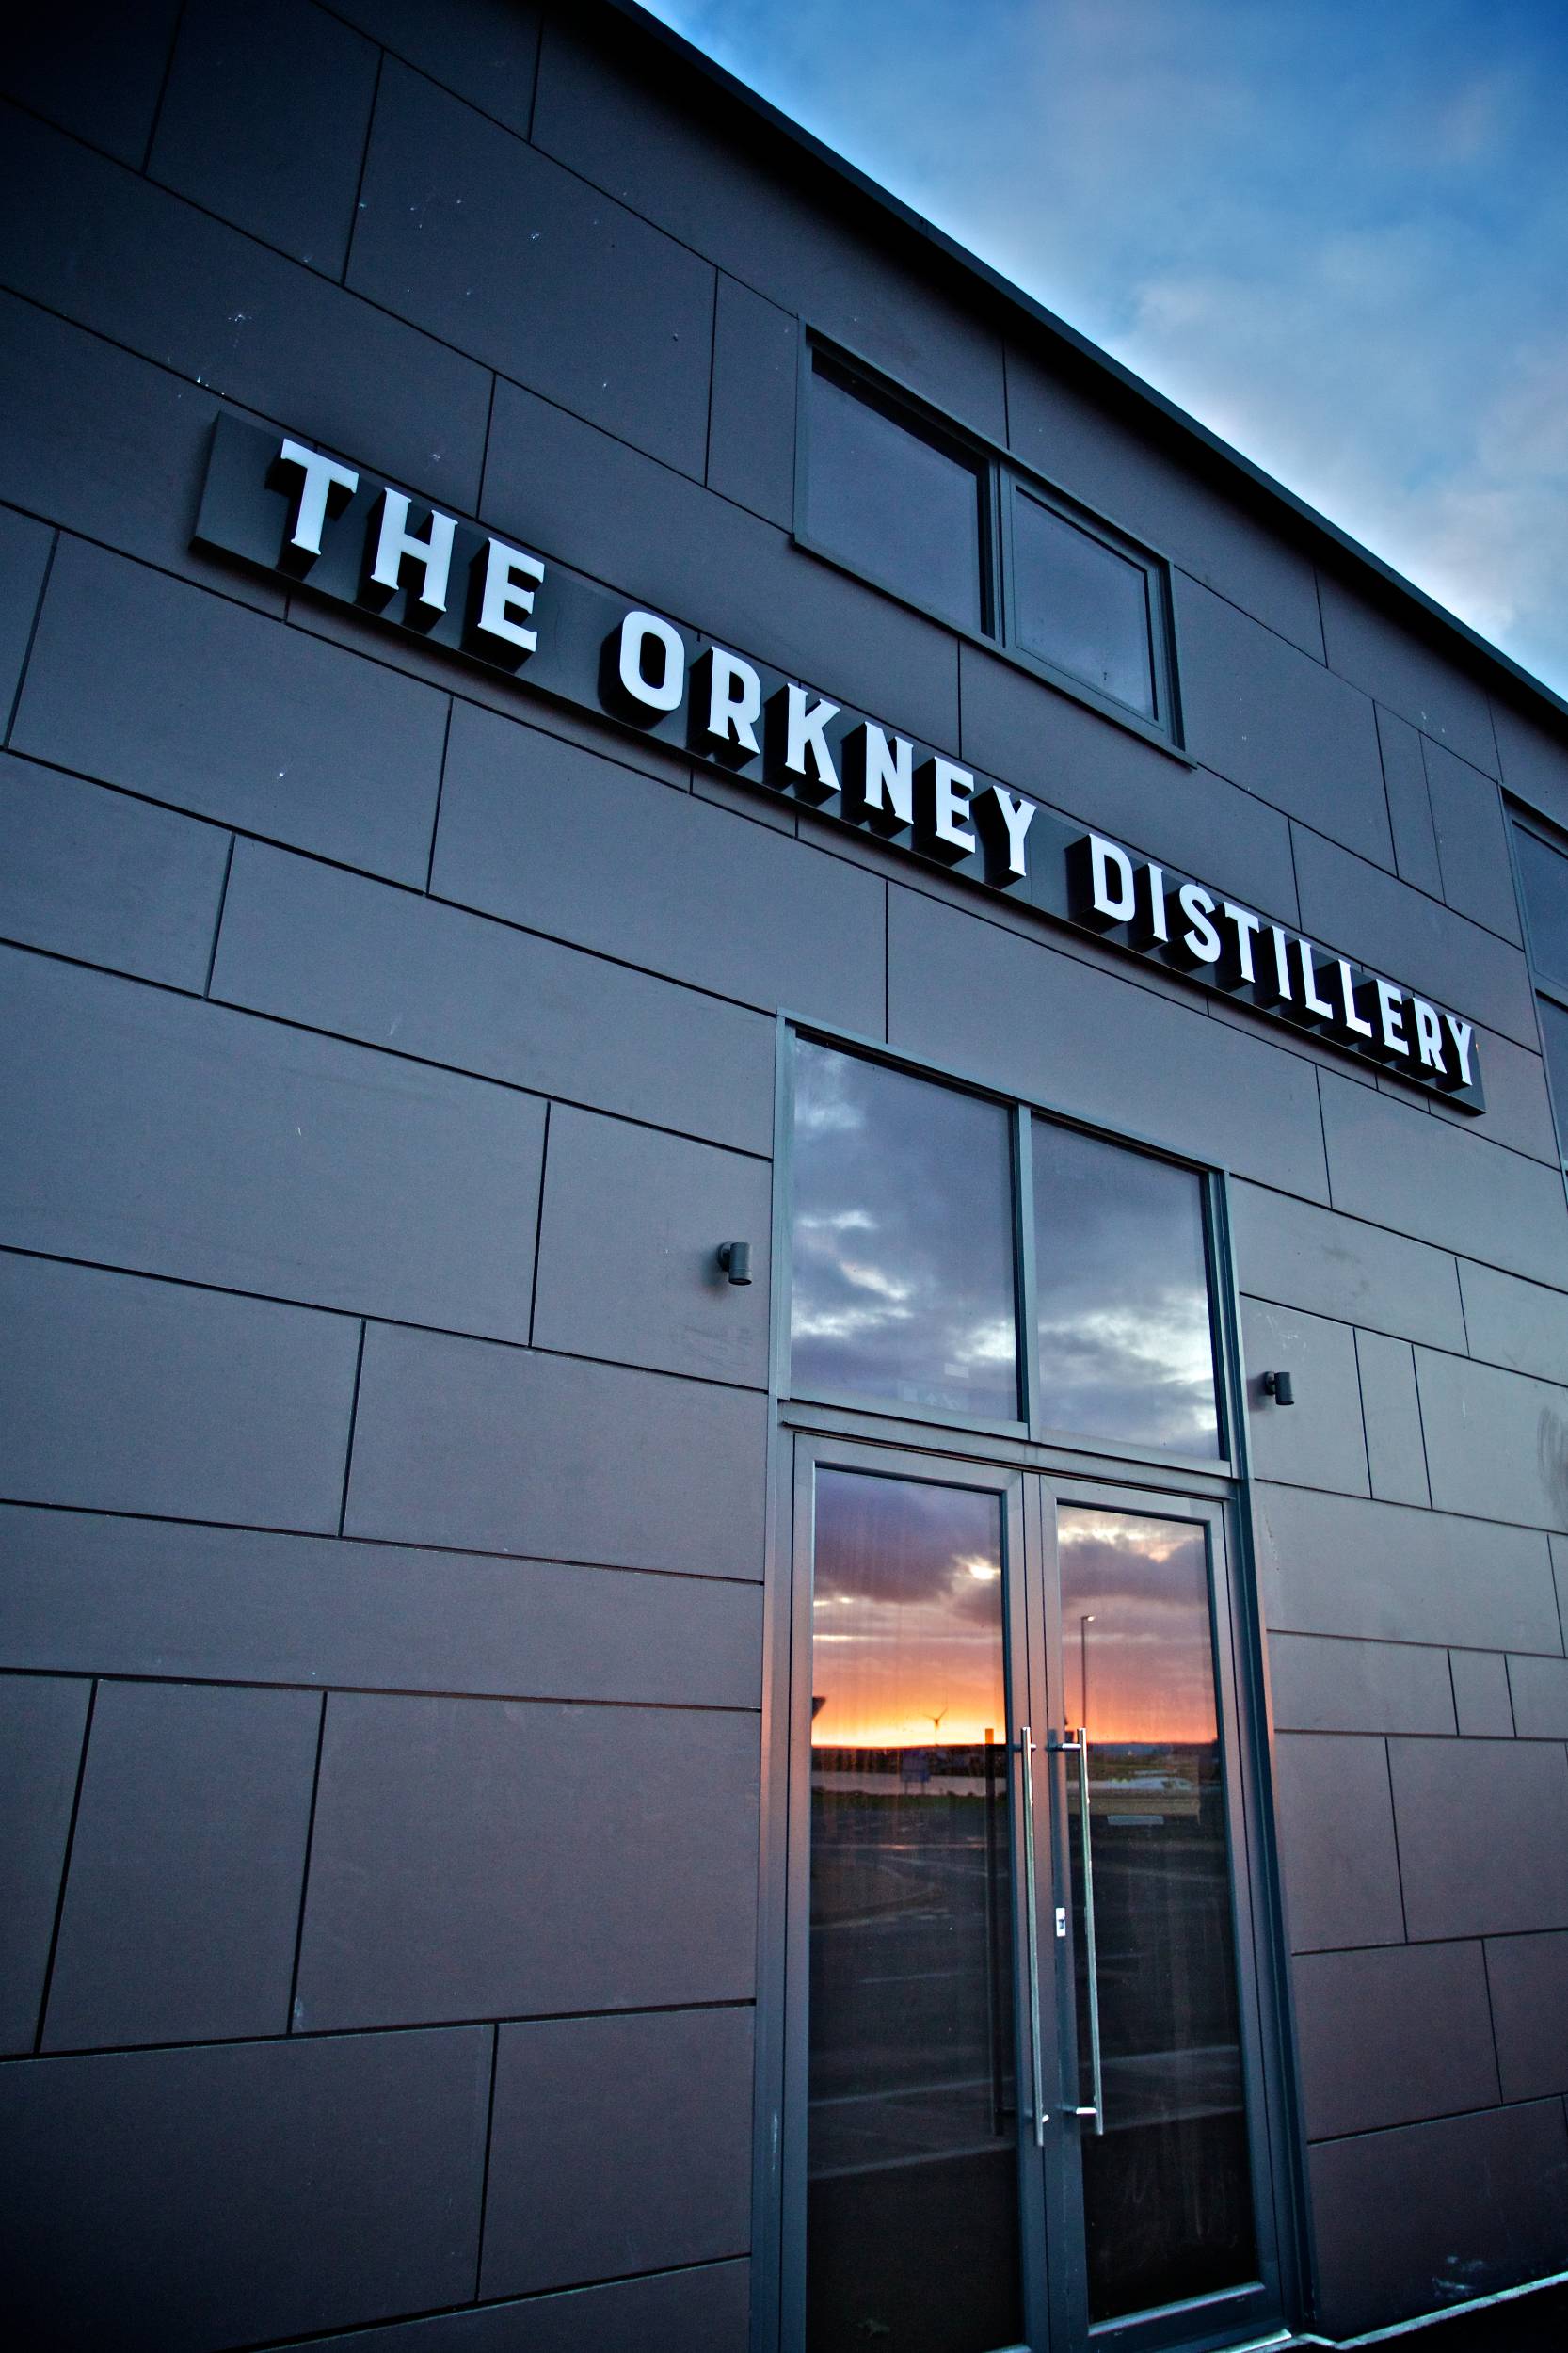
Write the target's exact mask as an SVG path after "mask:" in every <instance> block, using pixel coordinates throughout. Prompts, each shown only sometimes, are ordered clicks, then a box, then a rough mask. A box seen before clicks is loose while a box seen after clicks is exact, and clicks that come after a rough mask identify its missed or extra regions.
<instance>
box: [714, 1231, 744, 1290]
mask: <svg viewBox="0 0 1568 2353" xmlns="http://www.w3.org/2000/svg"><path fill="white" fill-rule="evenodd" d="M718 1257H719V1264H720V1266H721V1267H723V1269H724V1271H725V1273H726V1274H728V1277H729V1280H730V1281H731V1282H732V1283H749V1282H750V1280H751V1244H750V1242H748V1241H721V1242H720V1244H719V1252H718Z"/></svg>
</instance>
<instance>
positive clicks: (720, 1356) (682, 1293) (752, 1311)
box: [534, 1106, 772, 1388]
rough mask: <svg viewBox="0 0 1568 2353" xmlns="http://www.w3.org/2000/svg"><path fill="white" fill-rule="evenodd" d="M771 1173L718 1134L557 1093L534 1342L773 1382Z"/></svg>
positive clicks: (658, 1367)
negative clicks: (679, 1131)
mask: <svg viewBox="0 0 1568 2353" xmlns="http://www.w3.org/2000/svg"><path fill="white" fill-rule="evenodd" d="M770 1175H771V1172H770V1170H769V1169H768V1167H767V1166H766V1165H765V1164H764V1163H763V1162H761V1161H760V1160H743V1159H741V1158H740V1157H739V1155H737V1154H735V1153H733V1152H718V1151H715V1150H714V1149H713V1147H712V1144H691V1143H688V1142H687V1141H686V1139H685V1138H684V1137H680V1136H669V1135H663V1134H660V1133H658V1132H657V1131H656V1130H654V1129H652V1128H639V1127H632V1126H631V1125H629V1124H628V1123H627V1122H626V1121H625V1120H620V1119H601V1118H600V1117H598V1116H597V1115H596V1114H595V1113H594V1112H579V1111H571V1110H567V1109H563V1108H562V1107H560V1106H557V1107H556V1108H555V1109H554V1110H553V1111H552V1113H551V1119H550V1149H549V1156H548V1159H547V1161H546V1166H545V1187H544V1206H543V1209H542V1210H541V1212H540V1218H539V1271H538V1281H537V1286H536V1294H535V1306H534V1345H535V1346H536V1348H556V1349H568V1350H571V1351H572V1352H574V1353H576V1354H578V1355H581V1356H606V1357H610V1358H612V1359H613V1360H614V1361H615V1362H616V1363H618V1364H623V1365H647V1366H648V1367H649V1368H650V1369H652V1370H653V1371H656V1372H686V1373H694V1374H696V1375H698V1376H699V1377H701V1378H702V1379H705V1380H710V1381H736V1382H744V1383H747V1384H748V1385H751V1386H752V1387H754V1388H766V1387H767V1385H768V1299H769V1291H768V1236H769V1230H770V1226H771V1223H772V1189H771V1184H770ZM725 1241H749V1242H750V1244H751V1248H752V1269H751V1272H752V1282H751V1287H750V1289H739V1288H737V1287H735V1286H733V1285H732V1284H731V1283H730V1282H729V1281H728V1277H727V1276H726V1274H725V1273H723V1271H722V1270H721V1269H720V1267H719V1265H718V1263H717V1255H716V1254H717V1251H718V1247H719V1244H720V1243H721V1242H725Z"/></svg>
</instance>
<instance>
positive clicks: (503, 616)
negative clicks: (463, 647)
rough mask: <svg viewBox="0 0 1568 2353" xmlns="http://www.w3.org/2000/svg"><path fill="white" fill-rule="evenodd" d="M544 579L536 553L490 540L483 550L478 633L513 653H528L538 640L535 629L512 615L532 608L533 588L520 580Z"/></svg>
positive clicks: (541, 566)
mask: <svg viewBox="0 0 1568 2353" xmlns="http://www.w3.org/2000/svg"><path fill="white" fill-rule="evenodd" d="M543 578H544V566H543V565H542V564H541V563H540V562H539V559H538V557H537V556H536V555H524V554H523V553H522V551H521V550H520V548H508V547H504V546H503V545H502V543H501V541H500V540H499V539H492V540H491V541H490V544H489V546H488V548H487V549H486V551H485V585H484V589H483V592H482V594H481V596H480V599H479V624H478V627H479V634H480V636H481V637H493V638H496V639H497V640H498V641H499V642H500V644H502V645H503V646H506V647H509V648H512V649H513V652H514V655H517V654H525V653H532V652H533V650H534V648H535V647H536V645H537V644H538V642H539V635H538V632H537V630H533V629H524V628H523V626H522V623H521V622H520V620H518V619H516V618H514V616H515V615H517V614H520V613H532V612H533V610H534V590H533V588H532V587H527V588H525V587H524V586H523V582H524V581H532V582H535V583H537V582H539V581H541V580H543Z"/></svg>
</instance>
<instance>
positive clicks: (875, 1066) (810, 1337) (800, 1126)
mask: <svg viewBox="0 0 1568 2353" xmlns="http://www.w3.org/2000/svg"><path fill="white" fill-rule="evenodd" d="M1019 1116H1022V1117H1024V1118H1026V1119H1028V1122H1029V1126H1028V1133H1027V1135H1026V1134H1025V1133H1024V1132H1023V1131H1022V1130H1019V1129H1017V1128H1016V1125H1015V1122H1016V1118H1017V1117H1019ZM1026 1142H1027V1143H1028V1144H1029V1146H1030V1149H1029V1151H1028V1152H1027V1154H1026V1153H1025V1152H1024V1145H1025V1144H1026ZM1026 1164H1027V1165H1028V1167H1029V1168H1030V1170H1031V1177H1030V1180H1029V1181H1030V1190H1031V1191H1032V1199H1031V1200H1024V1201H1021V1202H1020V1201H1019V1200H1018V1199H1017V1189H1018V1184H1019V1181H1020V1179H1019V1174H1018V1172H1019V1171H1020V1169H1021V1168H1022V1167H1023V1166H1025V1165H1026ZM792 1192H793V1199H792V1287H791V1302H790V1386H791V1389H792V1394H793V1395H794V1396H796V1397H815V1398H820V1399H823V1400H824V1401H831V1402H838V1403H844V1404H849V1403H855V1404H864V1405H871V1406H875V1405H881V1406H884V1407H888V1408H890V1409H891V1410H893V1411H903V1412H905V1413H908V1412H915V1413H918V1414H919V1415H920V1417H922V1418H927V1419H934V1420H947V1419H950V1418H953V1417H956V1418H958V1419H961V1420H965V1421H971V1420H981V1421H993V1422H999V1421H1000V1422H1013V1423H1018V1422H1021V1421H1023V1420H1024V1419H1025V1412H1024V1407H1023V1404H1022V1402H1021V1400H1020V1384H1021V1376H1022V1373H1023V1372H1024V1371H1027V1373H1028V1375H1029V1385H1030V1387H1031V1389H1032V1396H1033V1406H1032V1413H1031V1414H1030V1416H1029V1420H1030V1423H1031V1426H1032V1428H1033V1430H1034V1431H1035V1433H1037V1434H1039V1435H1046V1434H1051V1435H1060V1436H1064V1437H1068V1438H1072V1439H1075V1440H1076V1439H1083V1440H1088V1441H1092V1442H1094V1443H1096V1444H1097V1445H1100V1446H1104V1447H1108V1448H1113V1449H1117V1450H1124V1449H1129V1450H1134V1451H1138V1452H1144V1453H1154V1454H1177V1455H1183V1456H1187V1457H1197V1458H1199V1459H1202V1460H1206V1461H1215V1460H1217V1459H1218V1458H1219V1457H1220V1455H1221V1452H1222V1442H1221V1428H1220V1415H1219V1405H1218V1389H1217V1384H1216V1380H1215V1358H1214V1341H1213V1329H1212V1322H1211V1318H1210V1312H1209V1287H1208V1244H1207V1240H1206V1221H1205V1215H1204V1198H1203V1182H1202V1179H1201V1177H1198V1176H1197V1175H1196V1173H1195V1172H1194V1171H1192V1169H1186V1168H1178V1167H1176V1166H1175V1165H1173V1164H1172V1163H1171V1162H1170V1161H1168V1160H1156V1159H1155V1158H1154V1157H1153V1156H1152V1155H1151V1154H1149V1153H1146V1152H1135V1151H1132V1150H1129V1149H1128V1147H1126V1146H1125V1145H1122V1144H1112V1143H1109V1142H1106V1141H1104V1140H1103V1139H1101V1138H1099V1137H1096V1136H1088V1135H1083V1134H1081V1133H1080V1131H1079V1130H1078V1129H1076V1128H1064V1127H1062V1126H1060V1125H1059V1124H1058V1123H1057V1122H1055V1121H1053V1120H1047V1119H1042V1118H1038V1117H1033V1118H1030V1117H1029V1115H1028V1114H1018V1113H1016V1112H1012V1111H1010V1110H1009V1108H1008V1107H1007V1106H1006V1105H1004V1104H1000V1103H996V1102H991V1101H989V1100H987V1099H986V1098H984V1096H976V1095H970V1094H967V1093H965V1092H964V1091H963V1090H961V1089H960V1088H957V1087H949V1086H941V1085H937V1084H936V1083H934V1082H932V1081H931V1080H925V1079H920V1078H916V1077H915V1076H914V1075H913V1074H912V1073H911V1072H909V1071H905V1070H896V1069H892V1068H890V1067H889V1066H888V1064H884V1063H878V1062H872V1061H870V1060H868V1059H867V1058H866V1057H864V1056H862V1055H859V1054H846V1053H842V1052H840V1051H839V1050H838V1049H837V1048H834V1047H830V1046H824V1045H818V1044H816V1043H814V1042H813V1041H812V1040H810V1039H808V1038H797V1039H796V1040H795V1044H794V1143H793V1181H792ZM1026 1222H1027V1227H1028V1230H1029V1231H1030V1232H1031V1234H1032V1241H1033V1253H1032V1273H1028V1274H1026V1267H1027V1265H1028V1261H1027V1259H1026V1257H1024V1254H1022V1253H1021V1252H1020V1250H1019V1247H1018V1242H1019V1237H1020V1235H1021V1233H1022V1231H1023V1230H1024V1229H1025V1225H1026ZM1020 1331H1022V1332H1023V1333H1024V1334H1026V1335H1027V1336H1028V1339H1029V1343H1030V1348H1029V1355H1028V1361H1027V1364H1026V1362H1025V1351H1024V1349H1023V1348H1022V1347H1021V1346H1020V1340H1019V1334H1020Z"/></svg>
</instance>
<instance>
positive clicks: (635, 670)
mask: <svg viewBox="0 0 1568 2353" xmlns="http://www.w3.org/2000/svg"><path fill="white" fill-rule="evenodd" d="M649 645H655V646H658V647H660V648H663V660H662V662H661V664H660V669H659V675H658V677H657V678H656V679H650V678H649V677H648V667H647V648H648V646H649ZM618 670H619V677H620V682H621V684H622V686H623V687H624V688H625V689H626V692H627V693H628V694H629V695H630V696H631V697H632V701H633V702H639V703H641V704H642V705H643V708H644V709H645V710H647V711H679V709H680V697H681V696H682V695H683V694H684V693H685V692H686V648H685V645H684V643H683V642H682V639H681V635H680V631H679V630H678V629H676V628H674V627H673V626H672V624H671V623H670V622H668V621H662V620H661V619H660V618H659V616H658V615H657V613H629V614H628V615H627V616H626V618H625V620H624V621H622V623H621V625H620V657H619V664H618Z"/></svg>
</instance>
